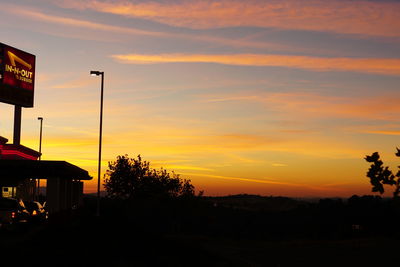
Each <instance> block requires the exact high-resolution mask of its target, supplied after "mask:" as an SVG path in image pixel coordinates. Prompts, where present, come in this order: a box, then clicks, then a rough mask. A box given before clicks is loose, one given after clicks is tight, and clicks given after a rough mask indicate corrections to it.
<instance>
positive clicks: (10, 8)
mask: <svg viewBox="0 0 400 267" xmlns="http://www.w3.org/2000/svg"><path fill="white" fill-rule="evenodd" d="M2 10H3V11H6V12H7V13H11V14H14V15H17V16H20V17H24V18H30V19H34V20H37V21H43V22H47V23H53V24H59V25H67V26H73V27H79V28H87V29H92V30H100V31H107V32H115V33H122V34H135V35H147V36H161V37H163V36H169V35H168V34H167V33H163V32H153V31H144V30H140V29H135V28H128V27H120V26H113V25H108V24H103V23H96V22H92V21H88V20H81V19H75V18H68V17H62V16H55V15H49V14H45V13H43V12H40V11H37V10H31V9H26V8H21V7H19V6H15V5H5V6H3V7H2Z"/></svg>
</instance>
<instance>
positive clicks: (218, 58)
mask: <svg viewBox="0 0 400 267" xmlns="http://www.w3.org/2000/svg"><path fill="white" fill-rule="evenodd" d="M111 57H112V58H114V59H115V60H117V61H119V62H121V63H127V64H156V63H188V62H189V63H218V64H226V65H239V66H272V67H287V68H298V69H307V70H313V71H353V72H363V73H378V74H387V75H400V59H388V58H323V57H310V56H289V55H265V54H263V55H257V54H229V55H217V54H214V55H209V54H208V55H207V54H158V55H145V54H125V55H112V56H111Z"/></svg>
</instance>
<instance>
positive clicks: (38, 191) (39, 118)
mask: <svg viewBox="0 0 400 267" xmlns="http://www.w3.org/2000/svg"><path fill="white" fill-rule="evenodd" d="M38 120H39V121H40V137H39V153H40V155H39V161H40V160H42V129H43V118H42V117H38ZM37 186H38V190H37V196H38V198H39V195H40V178H38V183H37Z"/></svg>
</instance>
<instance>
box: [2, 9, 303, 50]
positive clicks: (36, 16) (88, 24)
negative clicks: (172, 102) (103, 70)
mask: <svg viewBox="0 0 400 267" xmlns="http://www.w3.org/2000/svg"><path fill="white" fill-rule="evenodd" d="M0 12H5V13H7V14H12V15H14V16H19V17H21V18H24V19H30V20H33V21H38V22H43V23H47V24H48V25H52V24H53V25H63V26H67V27H69V28H70V29H74V28H76V29H80V31H79V32H75V31H71V30H69V29H68V28H64V29H63V30H62V31H60V30H59V28H57V30H54V29H53V30H52V29H48V28H46V29H45V28H43V27H40V28H38V29H36V30H37V31H44V32H46V33H48V34H52V35H56V36H62V37H70V38H79V39H83V40H96V41H101V42H119V41H121V40H126V39H129V37H131V36H146V37H156V38H175V39H180V40H189V41H195V42H205V43H209V44H214V45H221V46H229V47H239V48H241V47H248V48H261V49H272V50H274V51H286V52H299V51H300V52H305V51H306V52H307V51H308V52H310V49H308V48H300V47H294V46H291V45H286V44H282V43H274V42H265V41H263V42H259V41H253V40H249V39H248V38H242V39H240V38H239V39H237V38H223V37H220V36H211V35H207V34H198V33H193V34H191V33H177V32H168V31H151V30H142V29H138V28H134V27H125V26H115V25H111V24H107V23H99V22H93V21H90V20H85V19H79V18H72V17H67V16H60V15H52V14H49V13H46V12H45V11H42V10H39V9H32V8H21V7H20V6H17V5H12V4H7V5H4V6H2V10H0ZM82 29H87V30H90V31H97V32H100V33H103V32H107V33H113V34H118V36H117V37H113V38H104V36H103V35H100V34H97V35H94V34H93V33H88V32H86V33H82V32H81V30H82Z"/></svg>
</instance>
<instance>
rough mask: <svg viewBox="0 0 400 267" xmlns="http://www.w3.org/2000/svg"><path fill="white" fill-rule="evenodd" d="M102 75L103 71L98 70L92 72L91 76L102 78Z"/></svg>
mask: <svg viewBox="0 0 400 267" xmlns="http://www.w3.org/2000/svg"><path fill="white" fill-rule="evenodd" d="M101 74H103V72H101V71H97V70H91V71H90V75H91V76H100V75H101Z"/></svg>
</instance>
